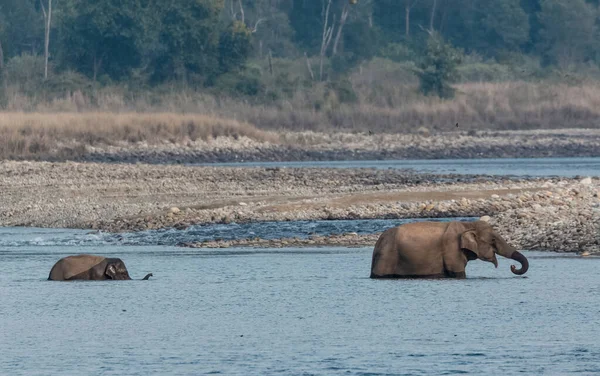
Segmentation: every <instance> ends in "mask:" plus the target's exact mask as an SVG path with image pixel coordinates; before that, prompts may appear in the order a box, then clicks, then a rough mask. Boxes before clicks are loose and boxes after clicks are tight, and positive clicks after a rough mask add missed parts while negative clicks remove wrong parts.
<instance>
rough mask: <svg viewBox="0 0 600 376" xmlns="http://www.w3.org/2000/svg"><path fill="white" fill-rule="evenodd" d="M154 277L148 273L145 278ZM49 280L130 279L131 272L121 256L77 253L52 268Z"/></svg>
mask: <svg viewBox="0 0 600 376" xmlns="http://www.w3.org/2000/svg"><path fill="white" fill-rule="evenodd" d="M150 277H152V273H148V274H147V275H146V276H145V277H144V278H143V279H144V280H147V279H148V278H150ZM48 279H49V280H52V281H72V280H76V279H81V280H88V281H91V280H106V279H114V280H128V279H131V277H129V272H128V271H127V268H126V267H125V263H124V262H123V261H122V260H121V259H120V258H106V257H103V256H95V255H77V256H67V257H64V258H61V259H60V260H58V261H57V262H56V264H54V266H53V267H52V269H51V270H50V275H49V276H48Z"/></svg>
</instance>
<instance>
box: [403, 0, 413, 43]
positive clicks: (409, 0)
mask: <svg viewBox="0 0 600 376" xmlns="http://www.w3.org/2000/svg"><path fill="white" fill-rule="evenodd" d="M411 1H412V0H406V3H405V7H404V8H405V10H406V12H405V17H406V22H405V23H406V25H405V27H406V30H405V31H404V32H405V34H406V38H408V37H410V8H411V7H412V4H411Z"/></svg>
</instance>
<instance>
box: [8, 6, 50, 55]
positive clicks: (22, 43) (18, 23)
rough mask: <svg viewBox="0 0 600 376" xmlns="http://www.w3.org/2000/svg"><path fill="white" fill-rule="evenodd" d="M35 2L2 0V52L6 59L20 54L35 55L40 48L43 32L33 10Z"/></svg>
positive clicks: (37, 16) (36, 14)
mask: <svg viewBox="0 0 600 376" xmlns="http://www.w3.org/2000/svg"><path fill="white" fill-rule="evenodd" d="M35 1H37V0H2V1H1V2H0V6H1V8H0V9H1V11H2V16H3V18H4V26H3V29H4V32H3V33H4V42H5V43H4V45H3V47H4V48H3V52H4V55H5V57H6V58H7V59H8V58H10V57H13V56H17V55H20V54H22V53H25V52H26V53H29V54H36V53H38V52H39V47H40V46H41V41H42V35H43V31H42V28H41V27H40V26H41V23H40V22H39V21H40V19H39V14H38V13H37V12H36V10H35Z"/></svg>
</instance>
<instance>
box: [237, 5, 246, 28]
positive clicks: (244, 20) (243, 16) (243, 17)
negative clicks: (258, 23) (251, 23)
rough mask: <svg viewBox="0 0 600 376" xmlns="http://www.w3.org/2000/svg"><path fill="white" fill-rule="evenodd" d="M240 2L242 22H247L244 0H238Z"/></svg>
mask: <svg viewBox="0 0 600 376" xmlns="http://www.w3.org/2000/svg"><path fill="white" fill-rule="evenodd" d="M238 2H239V4H240V13H241V14H242V23H243V24H244V25H245V24H246V16H245V15H244V6H243V5H242V0H238Z"/></svg>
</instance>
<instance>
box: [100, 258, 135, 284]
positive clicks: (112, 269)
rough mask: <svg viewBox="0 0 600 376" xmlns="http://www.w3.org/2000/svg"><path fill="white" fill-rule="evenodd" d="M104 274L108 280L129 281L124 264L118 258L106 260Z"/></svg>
mask: <svg viewBox="0 0 600 376" xmlns="http://www.w3.org/2000/svg"><path fill="white" fill-rule="evenodd" d="M104 274H105V275H106V277H107V278H108V279H115V280H128V279H131V277H130V276H129V272H128V271H127V268H126V267H125V263H124V262H123V261H122V260H121V259H119V258H109V259H106V269H105V270H104Z"/></svg>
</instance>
